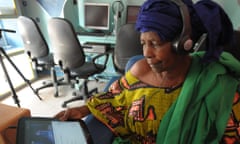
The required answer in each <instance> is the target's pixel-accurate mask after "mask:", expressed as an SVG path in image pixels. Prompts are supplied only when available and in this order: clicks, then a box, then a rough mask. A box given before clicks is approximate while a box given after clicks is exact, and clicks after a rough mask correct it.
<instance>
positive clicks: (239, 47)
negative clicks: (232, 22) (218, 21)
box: [224, 30, 240, 61]
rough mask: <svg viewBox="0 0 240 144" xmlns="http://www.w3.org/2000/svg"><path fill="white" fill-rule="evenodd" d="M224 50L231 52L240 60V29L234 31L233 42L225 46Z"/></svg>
mask: <svg viewBox="0 0 240 144" xmlns="http://www.w3.org/2000/svg"><path fill="white" fill-rule="evenodd" d="M224 50H225V51H228V52H230V53H231V54H232V55H233V56H234V57H236V58H237V59H238V60H239V61H240V31H237V30H235V31H234V37H233V44H232V45H229V46H227V47H225V49H224Z"/></svg>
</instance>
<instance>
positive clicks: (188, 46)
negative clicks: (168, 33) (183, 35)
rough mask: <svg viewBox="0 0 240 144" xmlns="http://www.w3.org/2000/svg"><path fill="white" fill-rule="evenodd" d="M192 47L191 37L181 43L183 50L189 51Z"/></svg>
mask: <svg viewBox="0 0 240 144" xmlns="http://www.w3.org/2000/svg"><path fill="white" fill-rule="evenodd" d="M192 47H193V41H192V40H191V39H187V40H186V41H185V42H184V44H183V48H184V50H185V51H190V50H191V49H192Z"/></svg>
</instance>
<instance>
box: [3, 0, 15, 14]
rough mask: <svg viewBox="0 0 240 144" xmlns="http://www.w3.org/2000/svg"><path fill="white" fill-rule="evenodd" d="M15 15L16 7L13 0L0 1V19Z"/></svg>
mask: <svg viewBox="0 0 240 144" xmlns="http://www.w3.org/2000/svg"><path fill="white" fill-rule="evenodd" d="M16 15H17V10H16V5H15V1H14V0H0V17H1V18H2V17H3V18H5V17H11V16H15V17H16Z"/></svg>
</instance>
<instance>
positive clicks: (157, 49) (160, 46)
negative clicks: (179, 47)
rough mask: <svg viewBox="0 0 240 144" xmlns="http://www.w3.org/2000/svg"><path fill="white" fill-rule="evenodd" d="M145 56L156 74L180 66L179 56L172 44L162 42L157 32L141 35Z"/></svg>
mask: <svg viewBox="0 0 240 144" xmlns="http://www.w3.org/2000/svg"><path fill="white" fill-rule="evenodd" d="M140 39H141V44H142V46H143V54H144V56H145V58H146V60H147V63H148V64H149V66H150V67H151V69H152V70H153V71H154V72H157V73H161V72H164V71H171V70H174V68H176V66H177V65H178V64H179V63H178V61H179V60H180V59H179V57H180V56H179V55H178V54H176V52H174V50H173V49H172V46H171V42H166V41H161V39H160V37H159V36H158V34H157V33H155V32H144V33H141V37H140Z"/></svg>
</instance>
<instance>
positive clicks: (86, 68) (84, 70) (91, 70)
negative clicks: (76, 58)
mask: <svg viewBox="0 0 240 144" xmlns="http://www.w3.org/2000/svg"><path fill="white" fill-rule="evenodd" d="M96 66H97V67H96ZM104 69H105V67H104V65H101V64H93V63H91V62H86V63H84V65H83V66H81V67H79V68H77V69H72V70H71V74H73V75H77V76H78V77H84V78H85V77H89V76H92V75H94V74H97V73H101V72H102V71H104Z"/></svg>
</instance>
